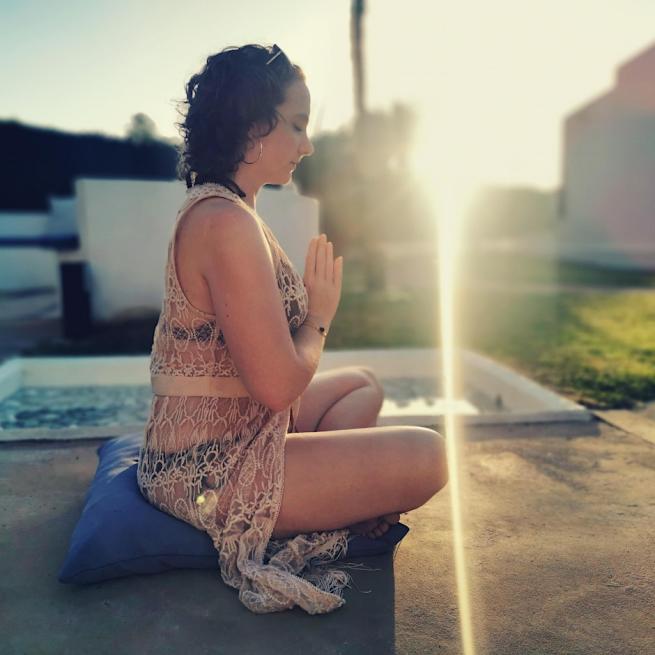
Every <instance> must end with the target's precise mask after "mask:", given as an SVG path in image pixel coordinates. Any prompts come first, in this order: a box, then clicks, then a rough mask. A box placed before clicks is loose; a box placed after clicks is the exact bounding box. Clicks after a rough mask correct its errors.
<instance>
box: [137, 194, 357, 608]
mask: <svg viewBox="0 0 655 655" xmlns="http://www.w3.org/2000/svg"><path fill="white" fill-rule="evenodd" d="M211 196H220V197H224V198H228V199H230V200H232V201H234V202H236V203H238V204H239V205H240V206H242V207H244V208H246V209H247V210H248V211H250V212H251V213H252V210H251V209H250V208H249V206H248V205H246V204H245V203H243V201H242V200H241V198H239V196H238V195H236V194H234V193H232V192H231V191H230V190H229V189H227V188H226V187H223V186H222V185H218V184H213V183H208V184H202V185H198V186H194V187H192V188H191V189H189V190H188V191H187V197H186V199H185V201H184V203H183V204H182V207H181V208H180V211H179V212H178V216H177V218H176V221H175V226H174V228H173V234H172V236H171V239H170V242H169V246H168V257H167V262H166V268H165V273H166V284H165V295H164V300H163V304H162V309H161V313H160V316H159V321H158V323H157V326H156V328H155V332H154V337H153V345H152V352H151V358H150V373H151V375H165V376H177V377H176V378H175V379H176V380H179V382H180V388H182V389H183V386H184V379H185V378H190V377H194V378H195V377H202V376H211V377H213V378H223V380H225V379H227V378H236V377H238V371H237V370H236V368H235V366H234V363H233V361H232V359H231V357H230V353H229V350H228V347H227V344H226V343H225V340H224V338H223V334H222V332H221V330H220V329H219V327H218V326H217V325H216V322H215V317H214V315H212V314H208V313H206V312H204V311H202V310H200V309H199V308H196V307H194V306H193V305H192V304H191V303H190V302H189V300H188V299H187V297H186V296H185V294H184V292H183V290H182V288H181V285H180V282H179V279H178V276H177V272H176V261H175V241H176V234H177V228H178V226H179V225H180V223H181V219H182V217H183V216H184V215H185V213H186V212H187V211H188V209H190V208H191V207H192V206H193V205H194V204H196V203H197V202H199V201H200V200H202V199H204V198H208V197H211ZM258 220H259V222H260V224H261V226H262V228H263V230H264V232H265V234H266V239H267V241H268V243H269V246H270V248H271V254H272V255H273V260H274V262H275V269H276V277H277V283H278V287H279V290H280V298H281V302H282V303H283V305H284V310H285V313H286V316H287V320H288V323H289V329H290V331H291V333H293V332H294V331H295V330H297V329H298V327H299V326H300V325H301V324H302V322H303V321H304V319H305V317H306V315H307V305H308V298H307V292H306V290H305V287H304V284H303V280H302V278H301V277H300V275H299V274H298V272H297V271H296V270H295V268H294V266H293V264H292V263H291V261H290V260H289V258H288V257H287V255H286V253H285V252H284V250H283V249H282V247H281V246H280V244H279V242H278V241H277V239H276V237H275V235H274V234H273V232H272V231H271V230H270V228H269V227H268V226H267V225H266V224H265V223H264V222H263V221H262V220H261V219H260V218H259V217H258ZM297 408H298V400H297V401H296V402H294V403H293V405H292V406H291V407H289V408H287V409H285V410H283V411H280V412H274V411H272V410H271V409H269V408H268V407H266V406H265V405H263V404H261V403H259V402H257V401H256V400H254V399H253V398H251V397H250V396H241V397H221V396H217V395H213V396H197V395H196V396H193V395H157V394H153V398H152V404H151V410H150V416H149V418H148V421H147V424H146V427H145V433H144V441H143V444H142V446H141V449H140V452H139V461H138V470H137V480H138V484H139V488H140V490H141V493H142V494H143V496H144V497H145V498H146V499H147V500H148V501H149V502H150V503H152V504H153V505H154V506H155V507H157V508H159V509H160V510H162V511H164V512H167V513H169V514H171V515H172V516H175V517H177V518H179V519H181V520H183V521H186V522H187V523H190V524H191V525H193V526H195V527H196V528H198V529H199V530H203V531H205V532H206V533H207V534H208V535H209V536H210V537H211V539H212V542H213V544H214V546H215V548H216V550H217V552H218V564H219V569H220V573H221V577H222V579H223V581H224V582H225V583H226V584H228V585H230V586H231V587H234V588H235V589H238V590H239V599H240V600H241V602H242V603H243V604H244V605H245V606H246V607H247V608H248V609H250V610H251V611H253V612H255V613H267V612H276V611H282V610H285V609H290V608H292V607H294V606H295V605H299V606H300V607H302V608H303V609H304V610H305V611H307V612H308V613H310V614H320V613H326V612H330V611H332V610H334V609H336V608H338V607H341V605H343V604H344V603H345V599H344V598H343V588H344V587H345V586H350V584H349V583H350V582H351V580H352V579H351V577H350V575H349V574H348V573H347V572H346V571H344V570H342V568H341V567H344V568H357V567H356V565H347V564H341V567H340V566H338V565H336V564H335V563H334V560H335V559H337V558H339V557H340V556H341V555H343V554H345V552H346V549H347V545H348V539H349V534H350V533H349V530H348V529H345V528H344V529H340V530H333V531H326V532H313V533H310V534H299V535H297V536H295V537H291V538H283V539H272V538H271V534H272V531H273V527H274V526H275V522H276V520H277V517H278V513H279V511H280V504H281V501H282V492H283V488H284V456H285V438H286V434H287V432H288V431H293V430H294V429H295V415H296V413H297Z"/></svg>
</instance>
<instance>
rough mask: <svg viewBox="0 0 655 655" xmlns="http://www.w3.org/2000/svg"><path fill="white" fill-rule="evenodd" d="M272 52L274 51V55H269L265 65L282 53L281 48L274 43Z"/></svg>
mask: <svg viewBox="0 0 655 655" xmlns="http://www.w3.org/2000/svg"><path fill="white" fill-rule="evenodd" d="M276 50H277V52H275V51H276ZM273 52H275V54H274V55H273V56H272V57H271V58H270V59H269V60H268V61H267V62H266V65H267V66H268V65H269V64H270V63H271V62H272V61H273V60H274V59H275V58H276V57H279V56H280V55H281V54H282V50H280V48H278V46H277V44H276V43H274V44H273Z"/></svg>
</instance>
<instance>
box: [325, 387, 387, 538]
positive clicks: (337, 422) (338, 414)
mask: <svg viewBox="0 0 655 655" xmlns="http://www.w3.org/2000/svg"><path fill="white" fill-rule="evenodd" d="M380 407H381V402H380V395H379V393H378V391H377V390H376V389H375V388H374V387H372V386H365V387H360V388H359V389H355V390H354V391H351V392H350V393H349V394H347V395H346V396H344V397H343V398H340V399H339V400H337V402H335V403H334V405H332V407H330V409H329V410H328V411H327V412H325V414H324V415H323V417H322V418H321V420H320V421H319V424H318V426H317V427H316V431H317V432H318V431H321V430H348V429H351V428H358V427H362V428H368V427H375V426H376V425H377V418H378V415H379V413H380ZM399 520H400V514H398V513H393V514H385V515H384V516H379V517H374V518H371V519H367V520H366V521H360V522H359V523H354V524H353V525H349V526H348V528H349V529H350V531H351V532H352V533H353V534H364V535H366V536H368V537H370V538H371V539H375V538H376V537H380V536H382V535H383V534H384V533H385V532H386V531H387V530H388V529H389V528H390V527H391V526H392V525H394V524H395V523H398V521H399Z"/></svg>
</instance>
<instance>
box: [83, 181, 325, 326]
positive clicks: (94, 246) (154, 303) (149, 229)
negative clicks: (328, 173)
mask: <svg viewBox="0 0 655 655" xmlns="http://www.w3.org/2000/svg"><path fill="white" fill-rule="evenodd" d="M288 186H289V188H283V189H280V190H278V189H269V188H262V189H261V191H260V192H259V193H258V195H257V201H256V204H257V212H258V213H259V215H260V216H261V217H262V219H263V220H264V221H266V223H267V224H268V225H269V227H270V228H271V229H272V230H273V232H274V233H275V235H276V236H277V237H278V239H279V241H280V243H281V245H282V247H283V248H284V249H285V251H286V252H287V254H288V255H289V258H290V259H291V261H292V262H293V263H294V266H296V268H297V269H298V271H299V273H300V274H301V275H302V272H303V270H304V259H305V253H306V250H307V244H308V242H309V239H310V238H311V237H312V236H314V235H315V234H316V233H317V232H318V225H319V221H318V201H317V200H316V199H313V198H305V197H301V196H299V195H297V194H296V192H295V191H294V186H295V185H294V186H292V185H288ZM186 191H187V189H186V185H185V184H184V182H181V181H151V180H116V179H108V180H103V179H78V180H76V184H75V192H76V196H77V199H78V224H79V230H80V243H81V248H80V252H79V253H77V256H78V257H81V258H84V259H86V261H87V273H88V282H89V291H90V292H91V312H92V316H93V318H94V319H97V320H108V319H110V318H116V317H119V316H120V315H121V314H124V313H127V312H135V311H159V310H160V308H161V302H162V299H163V294H164V275H165V263H166V254H167V247H168V242H169V239H170V237H171V234H172V229H173V223H174V221H175V218H176V215H177V212H178V210H179V208H180V206H181V205H182V203H183V201H184V198H185V195H186Z"/></svg>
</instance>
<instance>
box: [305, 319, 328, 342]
mask: <svg viewBox="0 0 655 655" xmlns="http://www.w3.org/2000/svg"><path fill="white" fill-rule="evenodd" d="M302 325H306V326H307V327H310V328H313V329H314V330H316V331H317V332H318V333H319V334H320V335H321V336H322V337H323V338H325V337H327V335H328V332H329V328H327V327H325V326H324V325H320V324H319V325H315V324H314V323H313V322H311V321H308V320H307V319H305V321H304V323H302Z"/></svg>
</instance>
